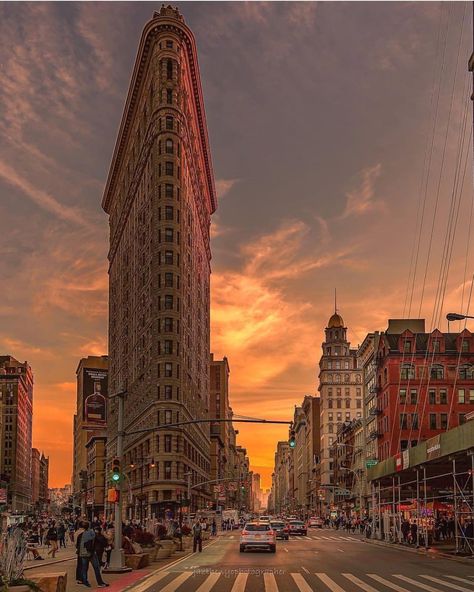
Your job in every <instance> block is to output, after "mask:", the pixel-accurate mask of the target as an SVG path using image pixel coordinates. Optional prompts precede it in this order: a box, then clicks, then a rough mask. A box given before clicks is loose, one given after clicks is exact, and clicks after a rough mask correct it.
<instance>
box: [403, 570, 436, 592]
mask: <svg viewBox="0 0 474 592" xmlns="http://www.w3.org/2000/svg"><path fill="white" fill-rule="evenodd" d="M393 575H394V577H396V578H398V579H399V580H403V581H404V582H407V583H408V584H413V585H414V586H418V588H422V589H423V590H427V591H428V592H440V590H439V588H433V586H428V584H423V582H417V581H416V580H412V579H411V578H407V576H403V575H401V574H393Z"/></svg>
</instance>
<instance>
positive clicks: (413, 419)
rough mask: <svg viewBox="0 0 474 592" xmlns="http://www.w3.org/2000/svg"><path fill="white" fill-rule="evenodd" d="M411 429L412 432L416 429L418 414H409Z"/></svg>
mask: <svg viewBox="0 0 474 592" xmlns="http://www.w3.org/2000/svg"><path fill="white" fill-rule="evenodd" d="M411 428H412V430H417V429H418V413H412V414H411Z"/></svg>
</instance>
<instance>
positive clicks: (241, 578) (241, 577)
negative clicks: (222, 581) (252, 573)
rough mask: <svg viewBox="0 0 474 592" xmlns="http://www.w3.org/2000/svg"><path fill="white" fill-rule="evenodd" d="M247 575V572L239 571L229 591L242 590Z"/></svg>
mask: <svg viewBox="0 0 474 592" xmlns="http://www.w3.org/2000/svg"><path fill="white" fill-rule="evenodd" d="M248 577H249V574H248V573H239V574H238V575H237V577H236V578H235V582H234V585H233V586H232V590H231V592H244V590H245V586H246V584H247V578H248Z"/></svg>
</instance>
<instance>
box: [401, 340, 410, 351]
mask: <svg viewBox="0 0 474 592" xmlns="http://www.w3.org/2000/svg"><path fill="white" fill-rule="evenodd" d="M403 351H404V352H405V353H406V354H410V353H411V341H409V340H405V341H404V343H403Z"/></svg>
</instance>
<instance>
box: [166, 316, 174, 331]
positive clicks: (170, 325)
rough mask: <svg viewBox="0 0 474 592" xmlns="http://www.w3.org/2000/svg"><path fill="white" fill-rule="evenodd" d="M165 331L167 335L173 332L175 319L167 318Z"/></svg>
mask: <svg viewBox="0 0 474 592" xmlns="http://www.w3.org/2000/svg"><path fill="white" fill-rule="evenodd" d="M164 330H165V332H166V333H172V332H173V319H172V318H171V317H166V318H165V321H164Z"/></svg>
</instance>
